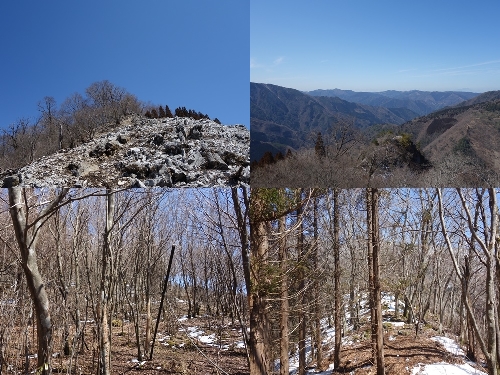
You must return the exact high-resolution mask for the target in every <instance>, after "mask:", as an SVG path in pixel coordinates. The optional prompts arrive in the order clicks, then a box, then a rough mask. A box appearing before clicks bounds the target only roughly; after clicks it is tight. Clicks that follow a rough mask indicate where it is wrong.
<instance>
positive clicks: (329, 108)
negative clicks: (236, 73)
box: [250, 83, 479, 160]
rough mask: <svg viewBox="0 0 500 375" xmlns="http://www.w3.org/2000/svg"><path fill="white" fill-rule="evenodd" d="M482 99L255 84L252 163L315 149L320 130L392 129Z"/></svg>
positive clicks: (252, 90)
mask: <svg viewBox="0 0 500 375" xmlns="http://www.w3.org/2000/svg"><path fill="white" fill-rule="evenodd" d="M477 95H479V94H476V93H471V92H459V91H457V92H426V91H384V92H379V93H369V92H355V91H349V90H339V89H335V90H315V91H311V92H308V93H305V92H301V91H299V90H295V89H290V88H285V87H280V86H276V85H271V84H262V83H250V123H251V126H250V132H251V138H250V139H251V146H250V150H251V151H250V152H251V160H259V159H260V158H261V157H262V155H263V154H264V152H266V151H270V152H272V153H273V154H275V153H277V152H278V151H280V152H283V153H285V152H286V150H287V149H288V148H291V149H297V148H300V147H304V146H310V145H311V143H312V142H314V139H315V135H316V134H317V133H318V132H322V133H328V132H329V131H331V130H332V128H333V127H335V126H336V125H337V124H351V125H352V126H353V127H355V128H357V129H362V130H363V131H364V132H366V133H369V134H370V133H372V132H373V131H378V129H380V128H382V127H383V126H382V125H384V124H391V125H392V126H390V128H392V127H394V125H401V124H403V123H406V122H408V121H410V120H412V119H415V118H417V117H419V116H421V115H422V114H428V113H429V112H432V111H434V110H437V109H441V108H443V107H447V106H453V105H457V104H458V103H460V102H464V101H466V100H471V99H472V98H474V97H476V96H477ZM376 125H378V126H376Z"/></svg>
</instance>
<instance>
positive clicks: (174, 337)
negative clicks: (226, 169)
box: [0, 188, 500, 375]
mask: <svg viewBox="0 0 500 375" xmlns="http://www.w3.org/2000/svg"><path fill="white" fill-rule="evenodd" d="M497 194H498V191H497V190H495V189H482V188H481V189H480V188H477V189H439V190H438V189H432V188H428V189H372V188H367V189H348V190H338V189H255V188H254V189H252V191H251V193H250V192H248V191H246V190H245V189H235V188H234V189H195V190H190V189H176V190H167V189H162V190H154V189H151V190H141V189H133V190H125V191H111V190H90V189H80V190H54V189H49V190H30V189H21V188H12V189H9V190H3V191H2V192H1V200H2V207H3V209H2V210H1V216H0V218H1V220H2V221H3V222H2V224H3V225H2V230H1V233H0V239H1V242H2V250H1V252H0V256H1V258H0V259H1V261H0V264H1V269H0V314H1V316H0V361H1V362H0V372H1V373H6V374H9V373H18V374H21V373H31V372H35V373H42V374H50V373H72V374H115V373H116V374H120V373H137V372H142V373H148V374H149V373H168V374H248V373H250V374H278V373H279V374H283V375H284V374H289V373H294V374H299V375H302V374H306V373H307V371H315V372H318V371H320V372H321V371H322V372H323V373H325V374H334V373H355V374H368V373H372V374H373V373H376V374H377V375H382V374H388V375H392V374H402V373H411V370H412V368H415V367H417V366H421V365H424V364H431V363H435V362H447V363H457V364H460V363H464V361H465V360H467V361H469V362H468V364H467V366H471V364H472V365H474V366H475V369H473V370H474V371H483V372H487V373H488V374H490V375H496V374H498V360H499V357H500V347H499V345H498V343H499V342H500V330H499V317H500V307H499V304H498V299H499V298H500V254H499V252H498V245H499V238H500V236H499V235H498V224H499V222H498V213H499V212H498V207H499V206H498V200H497V199H498V197H497ZM250 229H251V230H250ZM170 259H172V263H171V265H170V266H169V263H170ZM167 277H168V283H167V284H165V280H166V278H167ZM163 297H165V298H163ZM162 301H163V302H162ZM157 319H158V320H157ZM157 322H158V329H157ZM436 336H439V337H444V336H446V337H447V338H451V339H453V340H454V341H456V342H457V343H458V345H460V346H461V349H463V351H464V354H463V355H461V356H457V355H451V354H450V353H449V352H447V350H445V348H444V347H443V346H442V345H441V344H438V343H436V342H435V341H433V340H435V337H436ZM438 340H443V339H442V338H441V339H438ZM151 353H152V354H151ZM471 368H472V367H471Z"/></svg>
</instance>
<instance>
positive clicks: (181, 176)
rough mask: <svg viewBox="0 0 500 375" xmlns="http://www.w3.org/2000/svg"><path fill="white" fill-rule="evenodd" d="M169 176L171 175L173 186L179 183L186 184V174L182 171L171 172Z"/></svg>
mask: <svg viewBox="0 0 500 375" xmlns="http://www.w3.org/2000/svg"><path fill="white" fill-rule="evenodd" d="M170 175H171V178H172V183H173V184H177V183H179V182H186V173H185V172H184V171H181V170H171V171H170Z"/></svg>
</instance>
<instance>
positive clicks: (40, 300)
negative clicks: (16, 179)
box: [9, 187, 67, 375]
mask: <svg viewBox="0 0 500 375" xmlns="http://www.w3.org/2000/svg"><path fill="white" fill-rule="evenodd" d="M66 193H67V190H66V189H65V190H63V191H62V192H61V193H60V194H59V195H58V196H57V198H56V199H54V200H53V201H52V202H50V203H49V204H48V205H47V206H46V208H45V209H44V210H42V212H41V213H40V215H39V217H38V220H35V221H34V222H33V223H31V224H30V223H28V222H27V211H28V203H27V197H26V191H25V189H24V188H20V187H14V188H9V205H10V209H9V211H10V215H11V218H12V224H13V227H14V231H15V234H16V240H17V244H18V246H19V250H20V252H21V266H22V268H23V271H24V274H25V276H26V283H27V286H28V290H29V292H30V296H31V300H32V301H33V305H34V307H35V314H36V317H35V319H36V326H37V344H38V346H37V348H38V351H37V371H38V372H39V373H40V374H43V375H46V374H50V373H51V372H52V369H51V345H52V321H51V318H50V308H49V299H48V296H47V291H46V289H45V285H46V284H45V282H44V281H43V278H42V275H41V273H40V271H39V270H38V263H37V255H36V244H37V240H38V234H39V233H40V232H39V229H40V227H41V225H42V221H41V220H39V219H40V218H41V217H43V216H47V215H49V214H50V213H51V212H53V211H54V210H55V209H57V205H58V204H59V203H60V202H61V200H62V199H63V197H64V196H65V194H66Z"/></svg>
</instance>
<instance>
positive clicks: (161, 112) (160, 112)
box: [158, 105, 167, 118]
mask: <svg viewBox="0 0 500 375" xmlns="http://www.w3.org/2000/svg"><path fill="white" fill-rule="evenodd" d="M158 115H159V117H160V118H164V117H167V116H166V114H165V110H164V109H163V107H162V106H161V105H160V106H159V107H158Z"/></svg>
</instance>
